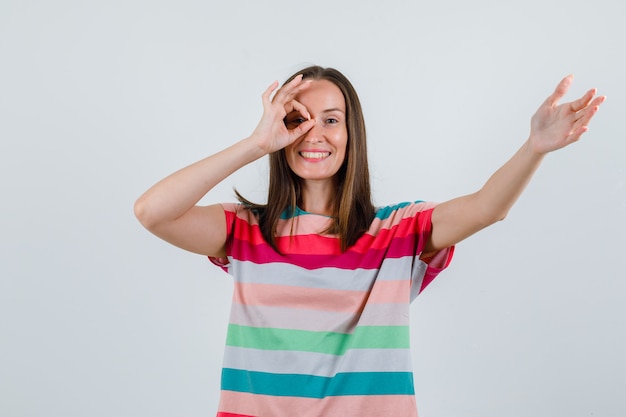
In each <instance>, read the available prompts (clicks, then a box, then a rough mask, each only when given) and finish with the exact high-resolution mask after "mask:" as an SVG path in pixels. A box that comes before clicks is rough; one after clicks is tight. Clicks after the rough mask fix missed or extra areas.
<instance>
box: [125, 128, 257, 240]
mask: <svg viewBox="0 0 626 417" xmlns="http://www.w3.org/2000/svg"><path fill="white" fill-rule="evenodd" d="M262 156H264V152H263V151H262V150H261V149H260V148H259V147H258V146H257V145H256V144H255V143H253V141H252V140H250V138H247V139H244V140H242V141H240V142H237V143H235V144H234V145H232V146H230V147H228V148H226V149H224V150H222V151H220V152H218V153H216V154H214V155H211V156H209V157H207V158H204V159H202V160H200V161H198V162H196V163H194V164H191V165H189V166H187V167H185V168H183V169H181V170H179V171H176V172H175V173H173V174H171V175H169V176H168V177H166V178H164V179H162V180H161V181H159V182H158V183H156V184H155V185H153V186H152V187H151V188H150V189H148V190H147V191H146V192H145V193H144V194H143V195H141V197H139V199H138V200H137V201H136V202H135V207H134V209H135V215H136V216H137V218H138V219H139V221H140V222H141V223H142V224H143V225H144V226H145V227H146V228H148V229H150V228H152V227H154V226H155V225H157V224H159V223H160V222H168V221H173V220H176V219H177V218H179V217H180V216H182V215H183V214H185V213H186V212H187V211H189V210H190V209H191V208H192V207H193V206H194V205H196V204H197V203H198V201H200V199H201V198H202V197H204V196H205V195H206V194H207V193H208V192H209V191H210V190H211V189H213V187H215V186H216V185H217V184H219V183H220V182H221V181H223V180H224V179H225V178H226V177H228V176H229V175H231V174H232V173H234V172H235V171H237V170H238V169H240V168H242V167H243V166H245V165H247V164H249V163H251V162H253V161H255V160H257V159H259V158H261V157H262Z"/></svg>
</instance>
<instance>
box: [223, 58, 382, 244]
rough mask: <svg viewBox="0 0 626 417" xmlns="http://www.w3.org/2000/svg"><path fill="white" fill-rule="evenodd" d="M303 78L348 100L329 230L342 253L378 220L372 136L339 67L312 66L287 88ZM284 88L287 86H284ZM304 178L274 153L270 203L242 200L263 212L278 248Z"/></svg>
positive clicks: (267, 234) (266, 231)
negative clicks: (326, 84) (325, 84)
mask: <svg viewBox="0 0 626 417" xmlns="http://www.w3.org/2000/svg"><path fill="white" fill-rule="evenodd" d="M300 74H302V76H303V78H304V79H313V80H327V81H330V82H332V83H333V84H335V85H336V86H337V87H338V88H339V89H340V90H341V92H342V93H343V97H344V99H345V101H346V123H347V126H346V127H347V131H348V143H347V146H346V157H345V159H344V161H343V164H342V165H341V168H340V169H339V171H338V172H337V174H336V175H335V179H336V180H335V184H336V193H335V201H334V205H333V207H334V208H333V210H334V213H333V218H332V222H331V225H330V226H329V228H328V230H326V231H325V232H327V233H331V234H335V235H338V236H339V239H340V244H341V250H342V251H345V250H346V249H347V248H348V247H350V246H352V245H354V244H355V243H356V241H357V240H358V239H359V238H360V237H361V235H363V233H364V232H365V231H367V229H368V228H369V226H370V223H371V222H372V220H373V219H374V216H375V214H376V210H375V208H374V205H373V204H372V193H371V187H370V175H369V168H368V161H367V140H366V139H367V138H366V132H365V120H364V117H363V110H362V108H361V102H360V101H359V97H358V95H357V93H356V90H355V89H354V87H353V86H352V84H351V83H350V81H349V80H348V79H347V78H346V77H345V76H344V75H343V74H342V73H341V72H339V71H337V70H336V69H334V68H323V67H320V66H311V67H307V68H304V69H302V70H300V71H298V72H296V73H295V74H293V75H292V76H291V77H289V79H287V81H285V83H284V84H287V83H288V82H289V81H291V80H293V79H294V78H295V77H296V76H298V75H300ZM284 84H283V85H284ZM300 182H301V179H300V178H299V177H298V176H297V175H296V174H294V172H293V171H292V170H291V168H289V165H288V163H287V158H286V157H285V151H284V149H281V150H279V151H276V152H273V153H272V154H270V182H269V189H268V195H267V204H255V203H252V202H250V201H248V200H246V199H245V198H244V197H242V196H241V194H239V193H238V192H237V191H236V190H235V193H236V194H237V198H238V199H239V201H240V202H241V203H243V204H245V205H246V206H248V207H249V208H251V209H252V210H256V211H257V212H258V214H259V225H260V229H261V233H262V234H263V237H264V238H265V240H266V241H267V242H268V243H269V244H270V245H271V246H272V247H273V248H274V249H275V250H276V251H278V248H277V246H276V241H275V235H276V227H277V224H278V220H279V219H280V217H281V214H282V213H283V212H284V211H285V210H288V211H290V212H291V213H295V210H296V207H297V205H298V204H300V203H301V201H300V199H301V184H300Z"/></svg>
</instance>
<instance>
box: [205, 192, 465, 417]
mask: <svg viewBox="0 0 626 417" xmlns="http://www.w3.org/2000/svg"><path fill="white" fill-rule="evenodd" d="M223 207H224V212H225V215H226V223H227V230H228V237H227V241H226V254H227V259H217V258H211V260H212V261H213V262H214V263H216V264H217V265H219V266H221V267H222V268H224V270H226V271H227V272H228V273H229V274H231V275H232V276H233V277H234V293H233V300H232V310H231V315H230V320H229V326H228V333H227V337H226V350H225V352H224V364H223V368H222V383H221V393H220V403H219V410H218V413H217V416H218V417H294V416H298V417H321V416H323V417H335V416H336V417H357V416H358V417H381V416H389V417H391V416H393V417H415V416H417V408H416V405H415V394H414V388H413V370H412V363H411V353H410V346H409V304H410V302H411V301H412V300H413V299H414V298H415V297H416V296H417V295H418V294H419V293H420V292H421V291H422V290H423V289H424V288H425V287H426V286H427V285H428V284H429V283H430V282H431V281H432V280H433V279H434V278H435V277H436V276H437V274H438V273H439V272H441V271H442V270H443V269H445V268H446V267H447V266H448V264H449V262H450V259H451V258H452V253H453V250H454V248H448V249H446V250H442V251H439V252H437V253H435V254H428V257H425V256H424V254H422V250H423V247H424V245H425V243H426V240H427V238H428V236H429V234H430V230H431V213H432V209H433V207H434V205H433V204H429V203H424V202H416V203H401V204H398V205H394V206H388V207H384V208H380V209H378V210H377V213H376V217H375V219H374V220H373V221H372V224H371V226H370V228H369V230H368V231H367V232H366V233H365V234H364V235H363V236H361V238H360V239H359V240H358V241H357V242H356V244H355V245H353V246H351V247H350V248H348V250H347V251H345V252H343V253H342V252H341V250H340V244H339V239H338V238H337V237H335V236H330V235H323V234H321V232H322V231H324V230H325V229H326V228H327V227H328V225H329V221H330V218H329V217H326V216H321V215H316V214H311V213H307V212H304V211H301V210H299V209H297V210H296V212H295V213H294V214H293V216H292V215H284V216H283V217H282V218H281V219H280V221H279V224H278V228H277V246H278V248H279V250H280V252H281V253H282V254H281V253H278V252H276V251H274V250H273V249H272V248H271V247H270V246H269V245H268V244H267V242H266V241H265V240H264V239H263V236H262V235H261V231H260V229H259V224H258V217H257V216H256V215H255V214H254V213H253V212H252V211H251V210H249V209H247V208H245V207H244V206H243V205H239V204H224V205H223ZM420 255H422V256H421V259H420Z"/></svg>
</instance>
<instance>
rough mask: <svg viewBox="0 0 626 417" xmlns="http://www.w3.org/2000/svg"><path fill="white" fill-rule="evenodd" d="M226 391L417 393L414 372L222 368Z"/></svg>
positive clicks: (320, 394)
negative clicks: (322, 372)
mask: <svg viewBox="0 0 626 417" xmlns="http://www.w3.org/2000/svg"><path fill="white" fill-rule="evenodd" d="M222 390H226V391H237V392H247V393H252V394H259V395H274V396H288V397H306V398H324V397H334V396H341V395H413V394H414V392H415V390H414V387H413V374H412V373H411V372H351V373H340V374H337V375H335V376H334V377H321V376H313V375H300V374H272V373H267V372H252V371H244V370H239V369H230V368H224V369H222Z"/></svg>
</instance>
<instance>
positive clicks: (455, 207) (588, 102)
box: [425, 75, 605, 252]
mask: <svg viewBox="0 0 626 417" xmlns="http://www.w3.org/2000/svg"><path fill="white" fill-rule="evenodd" d="M572 80H573V76H571V75H569V76H567V77H565V78H564V79H563V80H561V82H560V83H559V84H558V86H557V87H556V89H555V91H554V93H552V95H550V96H549V97H548V98H547V99H546V101H545V102H544V103H543V104H542V105H541V107H539V109H538V110H537V112H536V113H535V114H534V115H533V117H532V119H531V129H530V136H529V138H528V140H527V141H526V142H525V143H524V144H523V145H522V147H521V148H520V149H519V150H518V151H517V152H516V153H515V155H513V157H512V158H511V159H510V160H509V161H508V162H507V163H506V164H504V165H503V166H502V167H501V168H500V169H498V170H497V171H496V172H495V173H494V174H493V175H492V176H491V177H490V178H489V180H488V181H487V182H486V183H485V185H484V186H483V187H482V188H481V189H480V190H479V191H477V192H475V193H473V194H469V195H466V196H463V197H459V198H455V199H453V200H450V201H447V202H445V203H442V204H439V205H438V206H436V207H435V209H434V210H433V215H432V223H433V231H432V234H431V237H430V240H429V242H428V243H427V245H426V249H425V251H426V252H430V251H433V250H437V249H442V248H446V247H449V246H452V245H454V244H456V243H458V242H460V241H461V240H463V239H465V238H467V237H469V236H471V235H473V234H474V233H476V232H478V231H479V230H481V229H483V228H485V227H487V226H489V225H491V224H493V223H495V222H497V221H499V220H502V219H504V218H505V217H506V215H507V214H508V212H509V209H510V208H511V207H512V206H513V204H514V203H515V202H516V201H517V199H518V197H519V196H520V194H521V193H522V192H523V191H524V189H525V188H526V185H527V184H528V182H529V181H530V179H531V178H532V176H533V174H534V173H535V171H536V170H537V168H538V167H539V164H540V163H541V161H542V160H543V157H544V156H545V155H546V154H547V153H548V152H552V151H554V150H557V149H560V148H563V147H565V146H567V145H569V144H571V143H573V142H576V141H577V140H578V139H580V137H581V135H582V134H583V133H585V132H586V131H587V130H588V127H587V126H588V124H589V122H590V121H591V119H592V117H593V116H594V115H595V114H596V112H597V111H598V109H599V107H600V105H601V104H602V103H603V102H604V100H605V97H604V96H596V93H597V92H596V90H595V89H591V90H589V91H587V93H585V94H584V95H583V96H582V97H581V98H579V99H578V100H574V101H572V102H569V103H563V104H559V101H560V100H561V99H562V98H563V96H564V95H565V93H567V90H568V89H569V87H570V85H571V83H572Z"/></svg>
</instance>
